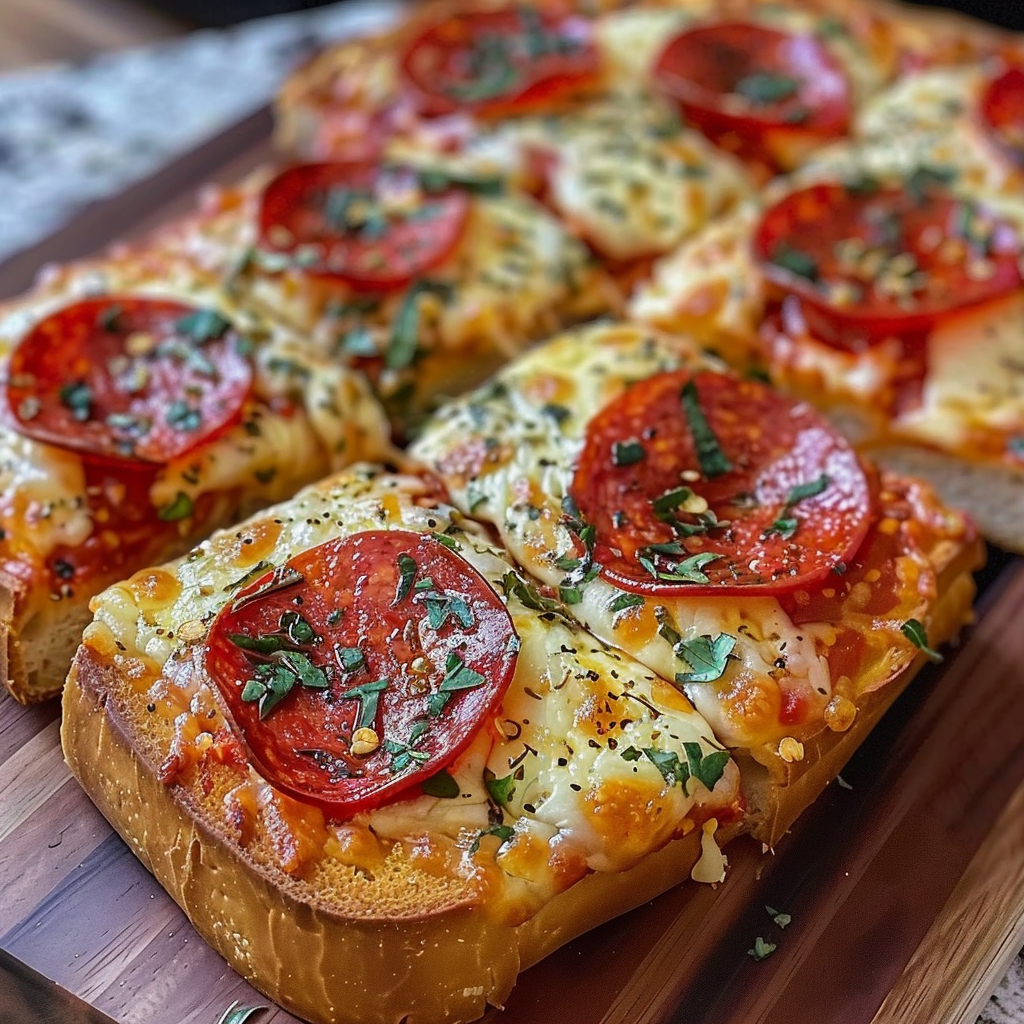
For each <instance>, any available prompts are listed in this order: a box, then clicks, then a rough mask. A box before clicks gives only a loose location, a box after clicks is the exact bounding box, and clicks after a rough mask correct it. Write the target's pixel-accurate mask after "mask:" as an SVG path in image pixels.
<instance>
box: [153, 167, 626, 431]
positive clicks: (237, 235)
mask: <svg viewBox="0 0 1024 1024" xmlns="http://www.w3.org/2000/svg"><path fill="white" fill-rule="evenodd" d="M157 244H159V245H160V246H162V247H164V248H168V249H170V250H172V251H176V252H182V253H184V254H185V255H186V256H187V257H188V258H189V259H192V260H195V261H196V262H198V263H199V264H200V265H201V266H202V267H203V268H204V269H205V270H207V271H208V272H210V273H213V274H215V275H216V276H217V277H218V278H219V279H220V280H221V281H222V283H223V286H224V288H225V289H226V290H228V291H230V292H231V294H232V295H233V296H234V297H235V298H236V299H237V300H238V301H239V302H240V303H242V304H245V305H247V306H251V307H253V308H254V309H257V310H259V311H261V312H262V313H263V314H264V315H265V316H266V317H267V318H272V319H278V320H281V321H282V322H284V323H286V324H288V325H289V326H290V327H291V328H293V329H295V330H298V331H299V332H301V333H302V334H303V335H305V336H307V337H308V338H310V340H311V342H312V344H313V345H314V346H315V347H316V348H317V349H319V350H320V351H322V352H324V353H326V354H327V355H328V356H329V357H331V358H333V359H337V360H340V361H341V362H344V363H347V364H349V365H352V366H355V367H357V368H358V369H359V370H360V371H362V372H364V373H366V374H367V375H368V376H369V377H370V378H371V379H372V381H373V383H374V386H375V388H376V390H377V392H378V394H380V395H381V396H382V398H383V399H384V400H385V402H386V403H387V405H388V408H389V410H390V412H391V413H392V416H393V418H394V420H395V422H396V424H397V425H398V427H399V429H401V428H403V427H405V426H407V425H408V424H409V423H410V422H411V421H413V420H414V419H415V418H416V415H417V414H418V413H419V412H421V411H422V410H423V409H424V408H425V407H429V406H430V405H431V404H432V403H435V402H436V401H437V399H438V397H439V396H441V395H445V394H453V393H458V392H459V391H462V390H465V389H466V388H467V387H469V386H472V385H474V384H476V383H479V381H480V380H482V379H483V377H485V376H486V375H487V373H488V372H490V370H492V369H494V368H495V367H496V366H498V365H500V364H501V363H503V362H504V361H505V360H506V359H507V358H509V357H510V356H511V355H512V354H514V353H515V352H517V351H520V350H521V349H522V348H523V347H524V346H525V345H526V344H528V343H529V342H531V341H533V340H536V339H537V338H539V337H542V336H544V335H545V334H547V333H550V332H551V331H552V330H555V329H557V327H558V326H561V325H565V324H568V323H573V322H576V321H579V320H582V319H587V318H589V317H593V316H595V315H598V314H600V313H604V312H607V311H609V310H611V309H614V308H617V307H618V306H619V304H620V303H621V298H620V292H619V290H618V288H617V287H616V285H615V284H614V283H613V282H612V280H611V279H610V278H609V277H608V276H607V275H606V274H605V272H604V271H603V270H601V269H600V268H599V267H598V266H596V264H595V263H594V261H593V260H592V259H591V257H590V254H589V252H588V251H587V249H586V247H585V246H583V245H582V244H581V243H580V242H579V241H578V240H576V239H574V238H572V237H571V236H570V235H569V234H568V233H567V232H566V231H565V230H564V228H563V227H562V226H561V225H560V224H559V223H558V222H557V221H556V220H555V219H554V218H553V217H552V216H551V215H550V214H549V213H548V212H547V211H546V210H545V209H544V208H543V207H542V206H540V205H539V204H538V203H537V202H535V201H534V200H533V199H531V198H530V197H528V196H525V195H521V194H518V193H517V192H515V191H514V190H512V189H510V188H507V187H506V186H505V183H504V182H503V181H502V179H501V178H499V177H496V176H494V175H491V174H483V175H481V174H477V173H470V174H465V173H455V172H452V171H450V170H448V171H446V170H445V169H443V168H438V167H429V166H424V165H420V166H417V167H412V166H408V165H395V164H391V163H378V162H374V161H347V162H332V163H315V164H297V165H292V166H289V167H286V168H283V169H280V168H279V169H269V168H265V169H262V170H260V171H257V172H256V173H255V174H254V175H253V176H252V177H251V178H250V179H249V180H247V181H246V182H244V183H243V184H242V185H241V186H239V187H233V188H226V189H222V188H217V189H211V190H210V191H209V192H208V193H207V195H206V197H205V201H204V202H203V205H202V208H201V209H200V211H199V212H198V213H197V214H196V215H194V216H192V217H189V218H186V219H185V220H182V221H179V222H176V223H174V224H171V225H169V226H168V227H166V228H164V229H163V230H162V231H160V232H159V234H158V236H157Z"/></svg>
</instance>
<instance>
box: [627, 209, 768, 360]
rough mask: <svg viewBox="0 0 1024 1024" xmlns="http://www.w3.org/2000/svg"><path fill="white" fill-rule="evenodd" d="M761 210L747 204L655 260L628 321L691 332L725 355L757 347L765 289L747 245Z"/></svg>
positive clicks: (636, 294) (638, 289)
mask: <svg viewBox="0 0 1024 1024" xmlns="http://www.w3.org/2000/svg"><path fill="white" fill-rule="evenodd" d="M760 209H761V208H760V205H759V204H758V203H755V202H750V203H746V204H744V205H743V206H742V207H741V208H740V209H738V210H736V211H735V212H734V213H732V214H729V215H728V216H726V217H723V218H721V219H719V220H717V221H716V222H715V223H713V224H710V225H708V226H707V227H706V228H705V229H704V230H703V231H701V232H699V233H698V234H696V235H695V236H694V237H693V238H692V239H690V240H689V241H688V242H685V243H684V244H683V245H681V246H680V247H679V248H678V249H677V250H676V251H675V252H673V253H670V254H669V255H667V256H665V257H663V258H662V259H660V260H657V261H656V262H655V264H654V269H653V272H652V274H651V277H650V278H649V279H648V280H647V281H645V282H643V283H642V284H641V285H640V286H639V287H638V288H637V290H636V292H635V294H634V295H633V298H632V299H631V301H630V303H629V306H628V310H627V312H628V314H629V316H630V318H632V319H634V320H638V321H640V322H641V323H647V324H651V325H652V326H655V327H658V328H661V329H662V330H667V331H675V332H679V333H687V332H692V333H693V334H695V335H696V336H697V337H699V338H701V340H702V341H704V342H705V343H707V344H710V345H712V346H725V353H726V354H727V356H731V353H732V350H733V348H734V347H735V346H738V347H739V350H740V351H743V350H744V349H749V348H750V347H751V345H752V344H756V338H757V331H758V327H759V325H760V321H761V317H762V315H763V313H764V306H765V288H764V280H763V278H762V276H761V274H760V273H759V272H758V270H757V268H756V267H755V266H754V261H753V257H752V255H751V252H750V244H749V240H750V234H751V232H752V231H753V229H754V226H755V225H756V223H757V220H758V218H759V217H760ZM730 361H731V359H730Z"/></svg>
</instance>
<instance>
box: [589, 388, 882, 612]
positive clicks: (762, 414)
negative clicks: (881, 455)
mask: <svg viewBox="0 0 1024 1024" xmlns="http://www.w3.org/2000/svg"><path fill="white" fill-rule="evenodd" d="M570 494H571V496H572V498H573V500H574V501H575V503H576V505H577V506H578V509H579V513H580V515H581V517H582V518H583V519H584V520H585V521H586V522H587V523H589V524H591V525H592V526H593V528H594V531H595V539H594V550H593V557H594V560H595V561H596V562H598V563H599V564H600V565H601V567H602V574H603V575H604V576H605V577H606V578H607V579H608V580H609V581H610V582H612V583H614V584H616V585H617V586H619V587H622V588H623V589H625V590H629V591H632V592H634V593H641V594H646V593H654V594H671V595H699V594H724V593H727V592H730V591H735V590H736V589H737V588H742V589H743V590H744V591H745V592H753V593H766V594H778V593H783V592H786V591H790V590H794V589H797V588H807V587H813V586H815V585H817V584H819V583H820V582H822V581H823V580H825V579H826V578H827V577H828V576H829V574H830V573H831V572H833V571H842V567H843V565H844V563H846V562H847V561H848V560H849V559H850V558H851V557H852V556H853V554H854V553H855V552H856V550H857V549H858V547H859V546H860V544H861V542H862V541H863V539H864V537H865V534H866V533H867V529H868V525H869V522H870V518H871V505H872V497H871V487H870V485H869V482H868V479H867V477H866V476H865V473H864V470H863V469H862V467H861V465H860V462H859V460H858V459H857V456H856V454H855V453H854V452H853V451H852V450H851V448H850V446H849V445H848V444H847V442H846V441H845V440H844V439H843V438H842V437H840V436H839V435H838V434H837V433H836V432H835V431H834V430H833V429H832V428H831V427H830V426H829V425H828V424H827V423H826V422H825V421H824V420H823V419H822V418H821V417H820V416H819V415H818V414H817V413H816V412H814V411H813V410H811V409H810V408H809V407H808V406H806V405H802V404H798V403H796V402H793V401H792V400H790V399H787V398H783V397H782V396H781V395H778V394H776V393H775V392H774V391H772V390H770V389H769V388H767V387H766V386H765V385H763V384H760V383H758V382H757V381H752V380H738V379H735V378H733V377H728V376H725V375H723V374H719V373H712V372H708V371H705V372H701V373H696V374H691V373H690V372H689V371H686V370H676V371H672V372H667V373H662V374H658V375H656V376H654V377H650V378H648V379H647V380H644V381H641V382H640V383H638V384H634V385H633V386H632V387H630V388H628V389H627V390H626V391H625V392H624V393H623V394H622V395H621V396H620V397H619V398H617V399H616V400H614V401H613V402H611V403H610V404H609V405H607V406H606V407H605V408H604V409H602V410H601V411H600V412H599V413H598V414H597V416H595V417H594V418H593V419H592V420H591V421H590V423H589V424H588V426H587V434H586V440H585V443H584V447H583V451H582V453H581V455H580V458H579V463H578V465H577V469H576V473H575V476H574V478H573V483H572V487H571V489H570Z"/></svg>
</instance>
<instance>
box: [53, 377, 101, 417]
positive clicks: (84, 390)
mask: <svg viewBox="0 0 1024 1024" xmlns="http://www.w3.org/2000/svg"><path fill="white" fill-rule="evenodd" d="M59 394H60V404H61V405H63V406H64V407H65V408H66V409H70V410H71V415H72V416H74V418H75V419H76V420H78V422H79V423H84V422H85V421H86V420H87V419H89V417H90V416H91V415H92V401H93V393H92V388H91V387H89V385H88V384H86V383H85V381H84V380H78V381H75V382H74V383H72V384H64V385H63V386H62V387H61V389H60V392H59Z"/></svg>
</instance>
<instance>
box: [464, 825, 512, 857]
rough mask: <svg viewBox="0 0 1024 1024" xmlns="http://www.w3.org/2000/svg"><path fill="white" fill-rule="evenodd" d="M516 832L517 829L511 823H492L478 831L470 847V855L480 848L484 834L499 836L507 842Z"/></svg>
mask: <svg viewBox="0 0 1024 1024" xmlns="http://www.w3.org/2000/svg"><path fill="white" fill-rule="evenodd" d="M515 834H516V830H515V829H514V828H512V826H511V825H492V826H491V827H490V828H485V829H483V830H482V831H480V832H478V833H477V836H476V839H474V840H473V844H472V845H471V846H470V848H469V852H470V855H471V856H472V854H474V853H476V852H477V850H479V849H480V840H481V839H483V837H484V836H497V837H498V838H499V839H500V840H501V841H502V842H503V843H507V842H508V841H509V840H510V839H511V838H512V837H513V836H514V835H515Z"/></svg>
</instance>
